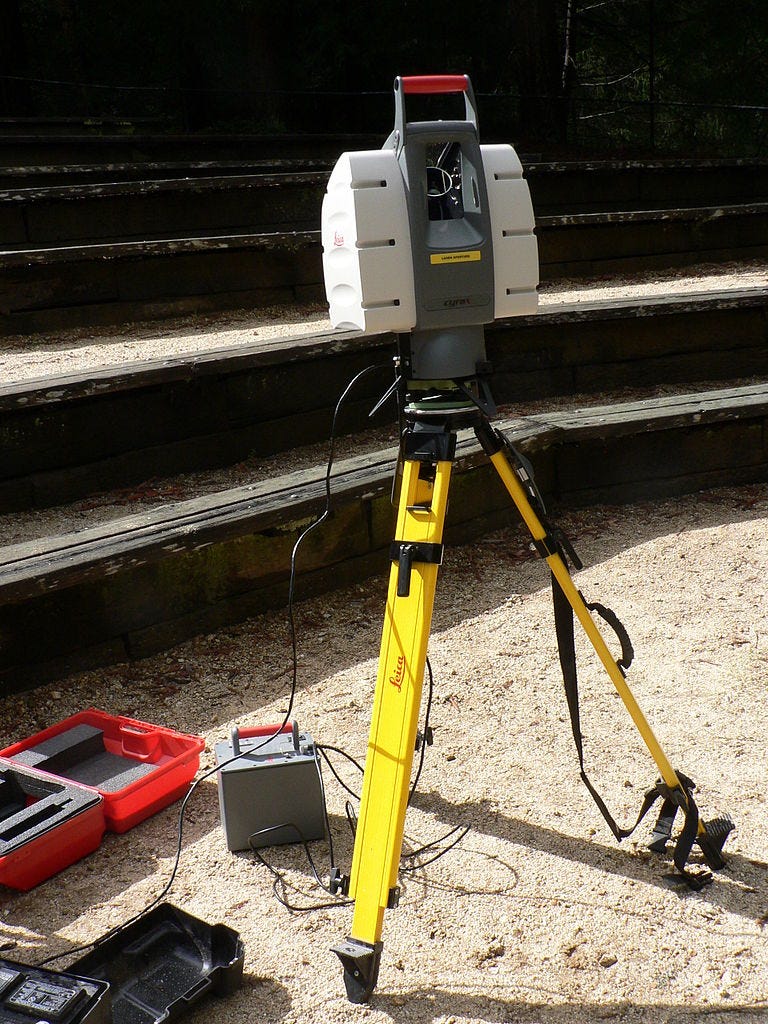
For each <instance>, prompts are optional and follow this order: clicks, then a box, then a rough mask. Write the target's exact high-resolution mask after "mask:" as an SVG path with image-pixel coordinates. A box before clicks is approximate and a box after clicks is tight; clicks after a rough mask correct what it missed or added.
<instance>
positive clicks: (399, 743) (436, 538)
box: [334, 392, 732, 1003]
mask: <svg viewBox="0 0 768 1024" xmlns="http://www.w3.org/2000/svg"><path fill="white" fill-rule="evenodd" d="M454 393H455V392H454ZM406 415H407V414H406ZM467 425H472V426H473V427H474V429H475V433H476V435H477V437H478V439H479V441H480V443H481V445H482V447H483V450H484V451H485V453H486V454H487V455H488V457H489V458H490V461H491V463H492V464H493V466H494V467H495V468H496V471H497V472H498V474H499V477H500V478H501V480H502V482H503V484H504V486H505V487H506V489H507V491H508V492H509V495H510V497H511V499H512V501H513V502H514V504H515V506H516V508H517V509H518V511H519V513H520V515H521V516H522V519H523V521H524V523H525V525H526V526H527V528H528V530H529V531H530V534H531V537H532V538H533V541H534V544H535V545H536V547H537V549H538V550H539V552H540V554H541V555H542V556H543V557H544V558H545V559H546V561H547V563H548V565H549V568H550V570H551V573H552V576H553V586H555V588H559V591H560V594H559V597H560V600H561V603H562V599H563V597H564V598H565V599H566V600H567V603H568V604H569V605H570V608H571V609H572V612H573V615H575V617H576V619H578V621H579V622H580V623H581V625H582V627H583V629H584V631H585V633H586V634H587V637H588V638H589V640H590V642H591V643H592V645H593V647H594V649H595V651H596V653H597V655H598V657H599V659H600V661H601V662H602V664H603V665H604V667H605V670H606V671H607V673H608V675H609V677H610V679H611V681H612V682H613V684H614V686H615V687H616V690H617V691H618V693H619V695H620V696H621V698H622V700H623V701H624V704H625V706H626V708H627V710H628V712H629V714H630V716H631V717H632V720H633V722H634V723H635V725H636V727H637V729H638V730H639V732H640V735H641V737H642V739H643V740H644V742H645V744H646V746H647V747H648V750H649V751H650V754H651V756H652V757H653V760H654V761H655V762H656V765H657V767H658V769H659V772H660V774H661V780H660V781H659V783H657V785H656V787H655V788H654V789H653V790H651V791H649V793H648V794H647V795H646V800H645V803H644V805H643V809H642V810H641V813H640V816H639V817H638V821H639V820H640V819H641V818H642V817H643V815H644V814H645V812H646V811H647V810H648V808H649V807H650V806H651V804H652V803H653V802H654V800H655V799H656V798H657V797H662V798H663V801H664V803H663V806H662V813H661V815H660V817H659V823H658V824H657V826H656V832H655V833H654V838H655V839H656V843H655V844H653V845H652V848H654V849H657V850H662V849H664V848H665V846H666V841H667V839H668V838H669V836H670V834H671V827H672V820H673V819H674V816H675V812H676V810H677V809H678V808H679V809H680V810H682V812H683V814H684V816H685V825H684V828H683V833H682V834H681V837H680V839H679V840H678V849H677V850H676V855H675V863H676V865H677V866H678V867H679V868H680V870H681V871H682V872H683V874H685V875H686V876H687V877H688V879H689V881H690V882H691V884H694V885H695V884H697V883H696V882H695V879H696V878H699V879H700V880H701V882H702V884H703V881H704V879H703V878H702V876H701V875H699V876H695V875H693V874H689V873H688V872H686V869H685V862H686V860H687V857H688V854H689V853H690V849H691V846H692V845H693V843H694V842H698V844H699V846H700V847H701V850H702V852H703V854H704V857H705V859H706V861H707V863H708V864H709V865H710V867H712V868H719V867H722V866H723V863H724V861H723V859H722V856H721V854H720V851H721V849H722V846H723V843H724V842H725V839H726V837H727V835H728V832H729V831H730V829H731V828H732V824H731V823H730V821H729V820H728V819H718V820H717V821H716V822H710V823H708V824H705V823H704V822H702V821H701V820H700V819H699V816H698V812H697V810H696V805H695V803H694V801H693V797H692V795H691V791H692V789H693V783H691V782H690V780H689V779H687V778H686V777H685V776H683V775H681V774H680V773H677V772H676V771H675V770H674V768H673V767H672V765H671V764H670V762H669V760H668V759H667V756H666V754H665V753H664V751H663V750H662V748H661V746H660V744H659V742H658V740H657V739H656V737H655V736H654V734H653V731H652V730H651V727H650V726H649V724H648V722H647V720H646V718H645V716H644V714H643V712H642V710H641V709H640V707H639V705H638V704H637V701H636V700H635V698H634V696H633V694H632V691H631V690H630V688H629V686H628V685H627V682H626V679H625V676H624V671H623V667H622V664H621V662H617V661H616V660H615V659H614V657H613V655H612V654H611V652H610V650H609V648H608V646H607V644H606V642H605V640H604V639H603V637H602V635H601V633H600V631H599V630H598V628H597V626H596V625H595V622H594V620H593V618H592V615H591V614H590V610H589V607H588V606H587V604H586V603H585V601H584V598H583V597H582V595H581V593H580V592H579V590H578V589H577V588H576V586H575V584H574V582H573V580H572V578H571V575H570V572H569V569H568V566H567V564H566V561H565V557H564V549H563V546H562V543H563V542H562V538H558V536H557V535H556V534H555V533H554V531H552V529H551V527H550V526H549V524H548V523H547V522H546V517H545V516H544V514H543V508H542V509H541V514H539V513H538V512H537V511H536V510H535V508H534V505H533V504H532V501H533V502H534V503H538V502H537V492H536V490H535V486H534V484H533V481H532V479H531V477H530V474H529V473H528V467H527V466H526V464H525V463H524V461H523V460H521V459H520V457H519V456H517V453H516V452H515V451H514V449H512V448H511V447H510V446H509V445H508V443H507V442H506V440H505V438H504V436H503V435H502V434H501V433H500V432H499V431H497V430H496V429H494V428H493V427H492V426H491V425H490V424H489V422H488V420H487V418H486V416H485V414H484V413H483V412H482V411H481V410H480V409H479V408H471V409H470V410H469V411H467V406H466V403H464V404H463V405H461V407H460V408H459V407H457V408H456V409H454V410H453V411H452V410H451V409H450V408H447V409H444V410H443V411H442V412H441V413H438V414H437V415H435V413H434V411H432V412H431V413H430V414H429V415H428V417H427V418H426V419H425V420H419V419H418V418H415V417H410V418H407V426H406V429H405V432H404V435H403V479H402V486H401V491H400V499H399V505H398V515H397V526H396V534H395V537H396V539H395V541H394V542H393V544H392V549H391V560H392V568H391V571H390V579H389V592H388V596H387V605H386V613H385V619H384V628H383V633H382V640H381V651H380V656H379V667H378V677H377V681H376V690H375V696H374V703H373V715H372V721H371V729H370V736H369V740H368V751H367V756H366V762H365V774H364V778H363V791H362V798H361V806H360V813H359V818H358V824H357V832H356V836H355V847H354V853H353V859H352V871H351V875H350V877H349V879H348V881H347V885H348V893H349V895H350V896H351V897H352V898H353V899H354V911H353V917H352V929H351V934H350V936H349V937H348V938H347V939H346V940H345V941H344V942H342V943H340V944H339V945H337V946H335V947H334V952H335V953H337V955H338V956H339V958H340V959H341V961H342V965H343V968H344V982H345V986H346V990H347V996H348V998H349V999H350V1000H351V1001H352V1002H356V1003H362V1002H366V1001H367V1000H368V998H369V996H370V995H371V993H372V992H373V989H374V988H375V986H376V981H377V977H378V972H379V963H380V960H381V950H382V942H381V934H382V927H383V921H384V911H385V910H386V909H387V908H394V907H395V906H397V902H398V897H399V890H398V885H397V879H398V866H399V862H400V855H401V849H402V842H403V829H404V823H405V813H406V805H407V801H408V789H409V783H410V774H411V766H412V761H413V755H414V750H415V745H416V733H417V727H418V715H419V707H420V702H421V691H422V683H423V677H424V669H425V664H426V656H427V642H428V639H429V633H430V627H431V620H432V608H433V604H434V597H435V590H436V586H437V572H438V567H439V565H440V563H441V561H442V551H443V545H442V537H443V524H444V520H445V512H446V508H447V502H448V489H449V483H450V477H451V466H452V460H453V458H454V454H455V448H456V429H457V428H458V427H459V426H467ZM569 614H570V613H569ZM571 622H572V619H571ZM561 659H562V649H561ZM564 674H566V671H565V668H564ZM566 688H567V684H566ZM570 700H571V699H570V697H569V703H570ZM571 713H572V719H573V714H574V712H573V707H571ZM577 723H578V720H577V718H576V719H575V720H574V736H575V738H576V742H577V747H578V749H579V757H580V760H581V747H580V735H577V733H578V724H577ZM582 778H583V779H584V781H585V782H586V783H587V785H588V786H589V788H590V791H591V792H592V793H593V796H594V797H595V799H596V801H597V802H598V805H599V806H600V807H601V810H602V811H603V813H604V814H605V815H606V816H607V820H608V822H609V824H610V825H611V827H612V829H613V831H614V834H615V835H616V836H617V838H619V839H621V838H622V837H623V836H624V835H628V834H629V832H631V831H632V830H631V829H629V830H621V829H618V827H617V826H615V824H614V823H613V820H612V819H611V818H610V814H609V813H608V811H607V809H606V808H605V805H604V804H602V801H601V800H600V798H599V797H598V796H597V794H596V793H595V791H594V790H593V789H592V787H591V784H590V783H589V782H588V780H587V779H586V776H585V775H584V772H583V767H582Z"/></svg>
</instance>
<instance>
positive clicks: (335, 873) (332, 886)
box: [328, 868, 349, 896]
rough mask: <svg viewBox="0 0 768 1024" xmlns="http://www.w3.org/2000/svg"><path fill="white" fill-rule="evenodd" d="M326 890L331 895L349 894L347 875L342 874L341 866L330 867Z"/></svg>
mask: <svg viewBox="0 0 768 1024" xmlns="http://www.w3.org/2000/svg"><path fill="white" fill-rule="evenodd" d="M328 892H329V893H330V894H331V896H339V895H341V896H349V875H343V874H342V873H341V868H331V875H330V878H329V880H328Z"/></svg>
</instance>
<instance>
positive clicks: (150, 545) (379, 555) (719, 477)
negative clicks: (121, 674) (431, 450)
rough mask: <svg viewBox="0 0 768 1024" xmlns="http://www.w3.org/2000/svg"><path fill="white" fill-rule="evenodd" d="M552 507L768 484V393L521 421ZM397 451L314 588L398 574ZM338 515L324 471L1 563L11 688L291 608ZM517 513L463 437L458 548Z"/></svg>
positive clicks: (359, 477)
mask: <svg viewBox="0 0 768 1024" xmlns="http://www.w3.org/2000/svg"><path fill="white" fill-rule="evenodd" d="M500 425H501V426H502V427H504V426H505V427H506V430H507V433H508V436H509V437H510V439H511V440H512V442H513V443H514V444H515V445H516V446H518V447H519V448H520V449H521V450H523V451H525V452H527V453H528V454H531V455H533V458H534V464H535V466H536V471H537V480H538V483H539V486H540V488H541V490H542V491H543V493H544V495H545V499H547V500H552V499H554V500H555V501H556V502H557V503H559V504H560V505H569V504H581V505H583V504H590V503H595V502H623V501H629V500H639V499H644V498H650V497H659V496H666V495H670V494H675V493H682V492H686V491H693V490H698V489H700V488H703V487H710V486H721V485H726V484H728V485H737V484H744V483H752V482H756V481H764V480H766V479H767V478H768V385H755V386H752V387H744V388H736V389H729V390H719V391H711V392H705V393H702V394H695V395H680V396H676V397H672V398H665V399H656V400H648V401H643V402H637V403H626V404H621V405H615V406H605V407H599V408H591V409H587V410H581V411H573V412H562V413H551V414H547V415H545V416H540V417H536V418H528V419H522V420H516V421H513V422H510V423H507V424H506V425H504V424H500ZM394 461H395V452H394V451H383V452H377V453H374V454H372V455H365V456H359V457H355V458H352V459H348V460H346V461H344V462H342V463H340V464H339V465H338V466H337V468H336V472H335V475H334V484H333V492H334V505H333V507H334V512H333V515H332V517H331V519H330V521H329V522H328V523H327V524H325V525H324V527H323V528H322V529H320V530H317V531H315V532H314V533H313V534H311V535H310V537H309V538H308V540H307V543H306V545H305V547H304V549H303V550H302V557H301V564H300V573H301V582H300V593H301V594H302V595H303V596H308V595H310V594H315V593H320V592H323V591H325V590H328V589H332V588H334V587H338V586H339V585H342V584H344V583H348V582H351V581H353V580H358V579H361V578H363V577H365V576H368V575H371V574H375V573H379V572H386V566H387V552H388V548H389V542H390V540H391V530H392V508H391V505H390V500H389V491H390V476H391V472H392V469H393V465H394ZM323 505H324V467H317V468H316V469H313V470H310V471H306V472H301V473H296V474H291V475H288V476H285V477H282V478H280V479H277V480H269V481H263V482H260V483H258V484H254V485H251V486H249V487H243V488H238V489H236V490H233V491H227V492H224V493H222V494H219V495H215V496H208V497H205V498H199V499H193V500H191V501H185V502H179V503H177V504H175V505H169V506H165V507H163V508H160V509H156V510H154V511H151V512H147V513H144V514H142V515H136V516H130V517H127V518H125V519H121V520H116V521H112V522H111V523H109V524H107V525H105V526H103V527H99V528H94V529H91V530H87V531H83V532H82V533H74V534H68V535H64V536H60V537H53V538H48V539H46V540H42V541H36V542H32V543H28V544H21V545H15V546H12V547H9V548H5V549H4V550H3V551H2V552H1V553H0V648H1V650H0V660H1V663H2V668H1V669H0V679H2V680H3V684H4V685H5V687H6V688H23V687H26V686H33V685H35V684H36V683H37V682H39V681H40V680H42V679H44V678H51V677H52V676H56V675H59V674H62V673H64V672H66V671H68V670H71V669H73V668H77V667H84V666H87V665H96V664H103V663H107V662H110V661H116V660H123V659H125V658H129V657H137V656H142V655H144V654H148V653H150V652H152V651H156V650H158V649H162V648H164V647H167V646H170V645H172V644H174V643H177V642H179V641H180V640H182V639H184V638H187V637H189V636H191V635H194V634H195V633H200V632H205V631H208V630H212V629H215V628H217V627H219V626H221V625H223V624H225V623H228V622H233V621H236V620H240V619H243V618H245V617H247V616H249V615H252V614H254V613H256V612H259V611H261V610H264V609H266V608H270V607H278V606H281V605H283V604H284V603H285V600H286V593H287V591H286V586H287V583H286V581H287V575H288V566H289V561H290V551H291V548H292V546H293V544H294V542H295V540H296V537H297V536H298V533H299V531H300V530H301V528H302V527H303V526H304V525H306V523H307V522H308V521H310V520H311V518H312V517H314V516H316V515H317V514H318V512H319V511H320V510H321V508H322V507H323ZM514 518H515V513H514V510H513V509H512V507H511V505H510V502H509V499H508V497H507V495H506V492H505V491H504V490H503V488H502V486H501V484H500V482H499V480H498V479H497V477H496V475H495V473H494V472H493V470H492V468H491V467H490V465H489V463H488V462H487V460H486V459H485V457H484V456H483V455H482V454H481V452H480V451H479V449H478V446H477V444H476V443H475V442H474V439H467V438H462V442H461V444H460V451H459V457H458V460H457V464H456V473H455V476H454V481H453V484H452V490H451V503H450V511H449V515H448V520H447V535H446V539H447V541H448V543H449V544H451V543H460V542H462V541H467V540H469V539H471V538H474V537H477V536H478V535H480V534H482V533H483V532H486V531H488V530H489V529H493V528H497V527H499V526H502V525H505V524H507V523H509V522H510V520H512V519H514Z"/></svg>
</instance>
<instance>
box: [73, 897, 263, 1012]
mask: <svg viewBox="0 0 768 1024" xmlns="http://www.w3.org/2000/svg"><path fill="white" fill-rule="evenodd" d="M243 960H244V951H243V944H242V942H241V941H240V936H239V934H238V933H237V932H236V931H234V930H233V929H232V928H228V927H227V926H226V925H223V924H216V925H209V924H207V923H206V922H205V921H201V920H200V919H199V918H196V917H192V915H191V914H187V913H186V912H185V911H183V910H180V909H179V908H178V907H174V906H172V905H171V904H170V903H161V904H160V905H159V906H157V907H155V909H154V910H152V911H150V912H149V913H148V914H146V915H145V916H144V917H141V918H140V919H139V920H138V921H135V922H134V923H133V924H132V925H129V926H128V927H127V928H125V929H123V930H120V931H118V932H117V933H115V934H113V935H107V936H105V938H104V939H102V940H100V941H99V942H97V943H96V946H95V947H94V949H93V950H92V951H91V952H90V953H87V954H86V955H85V956H83V957H81V958H80V959H79V960H77V961H76V962H75V963H74V964H72V965H71V967H72V969H73V970H76V971H77V972H78V973H80V974H85V975H87V976H88V977H89V978H97V979H99V980H103V981H107V982H109V985H110V989H111V995H112V1020H113V1022H114V1024H159V1022H160V1021H174V1020H177V1019H178V1018H179V1017H182V1016H183V1015H184V1014H185V1013H187V1012H188V1011H189V1009H190V1007H191V1006H192V1005H193V1004H194V1003H196V1002H197V1001H198V1000H199V999H200V998H201V997H202V996H203V995H205V993H207V992H213V993H215V994H216V995H219V996H226V995H230V994H231V993H232V992H234V991H236V989H238V988H239V986H240V984H241V982H242V977H243Z"/></svg>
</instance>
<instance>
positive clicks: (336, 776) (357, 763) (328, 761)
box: [317, 743, 365, 800]
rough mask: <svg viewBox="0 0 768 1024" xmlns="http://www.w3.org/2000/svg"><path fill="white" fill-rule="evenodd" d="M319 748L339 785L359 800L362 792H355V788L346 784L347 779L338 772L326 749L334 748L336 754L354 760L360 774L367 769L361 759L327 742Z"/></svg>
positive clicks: (353, 762)
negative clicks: (358, 759)
mask: <svg viewBox="0 0 768 1024" xmlns="http://www.w3.org/2000/svg"><path fill="white" fill-rule="evenodd" d="M317 749H318V750H319V751H320V753H321V754H322V756H323V760H324V761H325V763H326V764H327V765H328V767H329V768H330V769H331V773H332V774H333V777H334V778H335V779H336V781H337V782H338V784H339V785H340V786H341V788H342V789H344V790H346V791H347V793H349V795H350V796H353V797H354V798H355V800H359V799H360V794H359V793H355V791H354V790H353V789H350V787H349V786H348V785H347V784H346V782H345V781H344V780H343V779H342V777H341V776H340V775H339V773H338V772H337V771H336V769H335V768H334V766H333V763H332V762H331V759H330V758H329V757H328V754H327V753H326V751H327V750H332V751H333V752H334V753H335V754H341V755H342V757H346V759H347V760H348V761H351V762H352V764H353V765H354V766H355V768H357V770H358V771H359V772H360V774H361V775H362V773H363V772H364V771H365V769H364V768H363V766H362V765H361V764H360V762H359V761H356V760H355V759H354V757H352V755H351V754H348V753H347V752H346V750H342V749H341V747H333V746H330V745H329V744H327V743H324V744H322V746H320V745H318V748H317Z"/></svg>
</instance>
